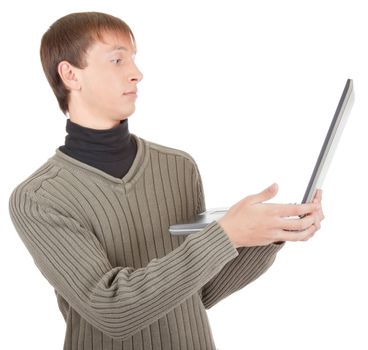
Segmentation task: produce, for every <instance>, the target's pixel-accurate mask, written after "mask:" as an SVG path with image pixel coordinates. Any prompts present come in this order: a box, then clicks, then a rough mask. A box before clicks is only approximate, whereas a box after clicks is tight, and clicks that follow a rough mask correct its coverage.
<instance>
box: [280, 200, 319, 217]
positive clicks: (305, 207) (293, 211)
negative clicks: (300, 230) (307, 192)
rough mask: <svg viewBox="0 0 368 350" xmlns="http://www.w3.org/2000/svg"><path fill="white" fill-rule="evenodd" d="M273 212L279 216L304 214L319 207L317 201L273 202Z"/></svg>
mask: <svg viewBox="0 0 368 350" xmlns="http://www.w3.org/2000/svg"><path fill="white" fill-rule="evenodd" d="M274 206H275V214H276V215H278V216H281V217H287V216H305V215H308V214H310V213H312V212H314V211H315V210H317V209H319V207H320V204H319V203H305V204H275V205H274Z"/></svg>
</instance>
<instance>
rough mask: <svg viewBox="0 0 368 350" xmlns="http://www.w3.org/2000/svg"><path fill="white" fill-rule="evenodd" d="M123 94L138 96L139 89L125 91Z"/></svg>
mask: <svg viewBox="0 0 368 350" xmlns="http://www.w3.org/2000/svg"><path fill="white" fill-rule="evenodd" d="M123 95H126V96H137V90H132V91H127V92H124V93H123Z"/></svg>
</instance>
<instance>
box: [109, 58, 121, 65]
mask: <svg viewBox="0 0 368 350" xmlns="http://www.w3.org/2000/svg"><path fill="white" fill-rule="evenodd" d="M122 61H123V60H122V59H121V58H115V59H113V60H111V62H112V63H113V64H119V63H121V62H122Z"/></svg>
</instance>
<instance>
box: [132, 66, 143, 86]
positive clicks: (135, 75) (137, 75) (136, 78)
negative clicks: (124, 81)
mask: <svg viewBox="0 0 368 350" xmlns="http://www.w3.org/2000/svg"><path fill="white" fill-rule="evenodd" d="M142 79H143V74H142V72H141V71H140V70H139V69H138V67H137V65H136V64H135V63H133V67H132V72H131V74H130V77H129V80H130V81H131V82H136V83H139V82H140V81H141V80H142Z"/></svg>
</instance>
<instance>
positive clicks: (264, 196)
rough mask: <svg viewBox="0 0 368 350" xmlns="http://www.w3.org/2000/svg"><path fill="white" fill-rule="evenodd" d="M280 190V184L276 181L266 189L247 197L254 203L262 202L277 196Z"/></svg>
mask: <svg viewBox="0 0 368 350" xmlns="http://www.w3.org/2000/svg"><path fill="white" fill-rule="evenodd" d="M277 191H278V185H277V184H276V183H274V184H272V185H271V186H269V187H267V188H266V189H264V190H263V191H262V192H260V193H257V194H253V195H250V196H248V197H247V200H248V201H249V202H250V203H252V204H256V203H262V202H265V201H268V200H269V199H271V198H273V197H275V196H276V194H277Z"/></svg>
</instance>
